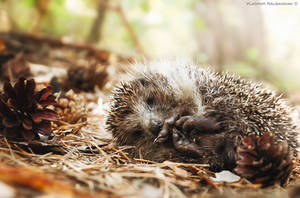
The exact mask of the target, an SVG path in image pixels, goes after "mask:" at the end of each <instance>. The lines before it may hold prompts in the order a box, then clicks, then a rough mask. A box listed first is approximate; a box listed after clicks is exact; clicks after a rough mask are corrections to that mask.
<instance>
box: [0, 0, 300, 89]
mask: <svg viewBox="0 0 300 198" xmlns="http://www.w3.org/2000/svg"><path fill="white" fill-rule="evenodd" d="M255 2H258V1H241V0H219V1H213V0H110V1H109V0H0V31H4V32H7V31H14V32H26V33H33V34H37V35H41V36H50V37H55V38H61V39H63V40H66V41H70V42H74V43H90V44H92V45H94V46H96V47H99V48H101V49H106V50H109V51H111V52H114V53H118V54H122V55H126V56H133V57H148V58H151V59H157V58H170V57H171V58H174V57H179V58H181V59H182V58H183V59H192V60H194V61H196V62H198V63H199V64H202V65H210V66H212V67H215V69H216V70H218V71H223V70H225V71H229V72H235V73H238V74H240V75H243V76H245V77H248V78H251V79H257V80H264V81H266V82H268V83H270V84H271V85H272V86H275V87H277V88H278V89H280V90H281V91H282V92H287V91H288V92H290V93H293V92H294V93H296V92H299V91H300V80H299V77H300V66H299V55H300V37H299V35H300V20H299V19H300V5H296V4H293V5H254V4H255ZM294 2H296V3H297V0H296V1H293V3H294Z"/></svg>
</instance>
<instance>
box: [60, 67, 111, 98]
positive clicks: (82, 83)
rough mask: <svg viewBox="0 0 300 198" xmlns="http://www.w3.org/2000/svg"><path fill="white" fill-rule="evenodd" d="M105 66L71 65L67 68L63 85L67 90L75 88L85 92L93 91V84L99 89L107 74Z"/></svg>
mask: <svg viewBox="0 0 300 198" xmlns="http://www.w3.org/2000/svg"><path fill="white" fill-rule="evenodd" d="M106 68H107V67H106V66H101V67H97V66H96V65H91V66H90V67H83V66H77V67H72V68H70V69H69V70H68V73H67V79H66V80H65V83H64V84H63V87H64V88H65V89H67V90H69V89H75V91H76V90H82V91H86V92H89V91H93V90H94V87H95V86H98V87H99V88H100V89H101V88H102V87H103V86H104V84H105V82H106V79H107V76H108V74H107V72H106Z"/></svg>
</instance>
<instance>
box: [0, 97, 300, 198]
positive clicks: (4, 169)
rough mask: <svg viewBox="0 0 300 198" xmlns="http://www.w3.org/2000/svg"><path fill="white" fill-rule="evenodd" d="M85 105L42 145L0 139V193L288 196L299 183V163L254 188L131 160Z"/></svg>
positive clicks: (197, 167)
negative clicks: (283, 179) (284, 183)
mask: <svg viewBox="0 0 300 198" xmlns="http://www.w3.org/2000/svg"><path fill="white" fill-rule="evenodd" d="M89 105H92V106H93V105H94V106H93V108H94V110H95V109H96V111H95V112H96V113H93V112H92V111H90V112H89V114H88V116H87V117H88V119H87V121H86V122H81V123H77V124H68V123H67V122H64V123H60V125H57V126H55V136H54V138H53V139H52V140H51V141H49V142H47V144H42V145H40V144H39V143H36V144H30V145H28V144H27V143H26V142H24V143H22V142H21V143H20V142H9V141H7V140H6V139H5V138H3V137H1V139H0V159H1V164H0V180H1V181H2V182H4V183H5V185H4V187H3V186H2V187H1V185H0V189H1V188H6V190H8V191H7V192H13V193H12V195H13V196H15V197H20V196H21V195H22V196H23V197H32V196H42V197H44V196H46V195H47V197H219V196H222V197H223V196H225V197H250V196H251V197H273V196H278V197H288V193H293V192H294V193H295V192H296V190H297V189H296V190H295V188H291V187H292V186H294V185H295V183H297V181H298V180H299V174H300V163H299V160H298V161H297V162H296V168H295V170H294V173H293V176H292V181H291V184H289V185H288V187H287V188H285V189H284V188H281V187H279V186H275V187H271V188H267V189H260V186H259V185H255V184H251V183H249V182H247V181H245V180H240V181H239V182H234V183H225V182H213V181H212V180H211V179H210V176H211V175H213V173H211V172H209V171H208V170H206V169H205V167H206V165H201V164H184V163H174V162H169V161H166V162H164V163H156V162H152V161H147V160H142V159H131V158H130V157H128V155H127V153H126V149H127V148H126V147H121V148H117V147H116V146H115V145H114V143H113V140H112V137H111V135H110V134H109V133H107V132H106V131H105V129H104V125H103V123H104V118H103V111H102V110H101V109H97V108H100V106H101V105H100V106H99V105H96V104H94V103H93V104H88V106H89ZM99 110H100V111H99ZM97 112H98V113H97ZM99 112H100V113H99ZM0 184H1V183H0ZM6 184H8V186H7V185H6ZM9 190H10V191H9ZM4 192H6V191H4Z"/></svg>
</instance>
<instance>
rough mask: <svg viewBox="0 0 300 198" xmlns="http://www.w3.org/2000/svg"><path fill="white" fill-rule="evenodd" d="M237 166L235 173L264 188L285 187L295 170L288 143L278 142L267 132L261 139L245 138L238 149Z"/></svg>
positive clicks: (254, 137)
mask: <svg viewBox="0 0 300 198" xmlns="http://www.w3.org/2000/svg"><path fill="white" fill-rule="evenodd" d="M237 156H238V160H237V166H236V168H235V169H234V171H235V172H236V173H237V174H238V175H240V176H242V177H244V178H246V179H248V180H249V181H251V182H253V183H258V184H262V186H263V187H266V186H270V185H273V184H276V183H279V184H280V185H285V184H286V182H287V180H288V177H289V175H290V173H291V171H292V169H293V164H294V163H293V152H292V151H291V150H290V149H289V147H288V144H287V142H279V141H276V138H275V137H274V135H273V134H271V133H269V132H266V133H264V134H263V135H262V136H261V137H257V136H255V135H249V136H246V137H244V138H243V140H242V143H241V145H240V146H239V147H238V149H237Z"/></svg>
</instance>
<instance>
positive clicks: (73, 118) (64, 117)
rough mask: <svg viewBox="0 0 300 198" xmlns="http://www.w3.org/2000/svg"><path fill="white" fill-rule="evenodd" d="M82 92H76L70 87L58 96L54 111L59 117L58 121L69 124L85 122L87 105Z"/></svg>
mask: <svg viewBox="0 0 300 198" xmlns="http://www.w3.org/2000/svg"><path fill="white" fill-rule="evenodd" d="M85 104H86V102H85V98H84V96H83V95H82V94H76V93H74V91H73V90H72V89H70V90H69V91H68V92H66V93H65V94H62V95H60V96H59V98H58V101H57V104H56V105H55V112H57V114H58V115H59V117H60V121H63V122H67V123H69V124H76V123H81V122H85V121H86V120H87V107H86V105H85Z"/></svg>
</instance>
